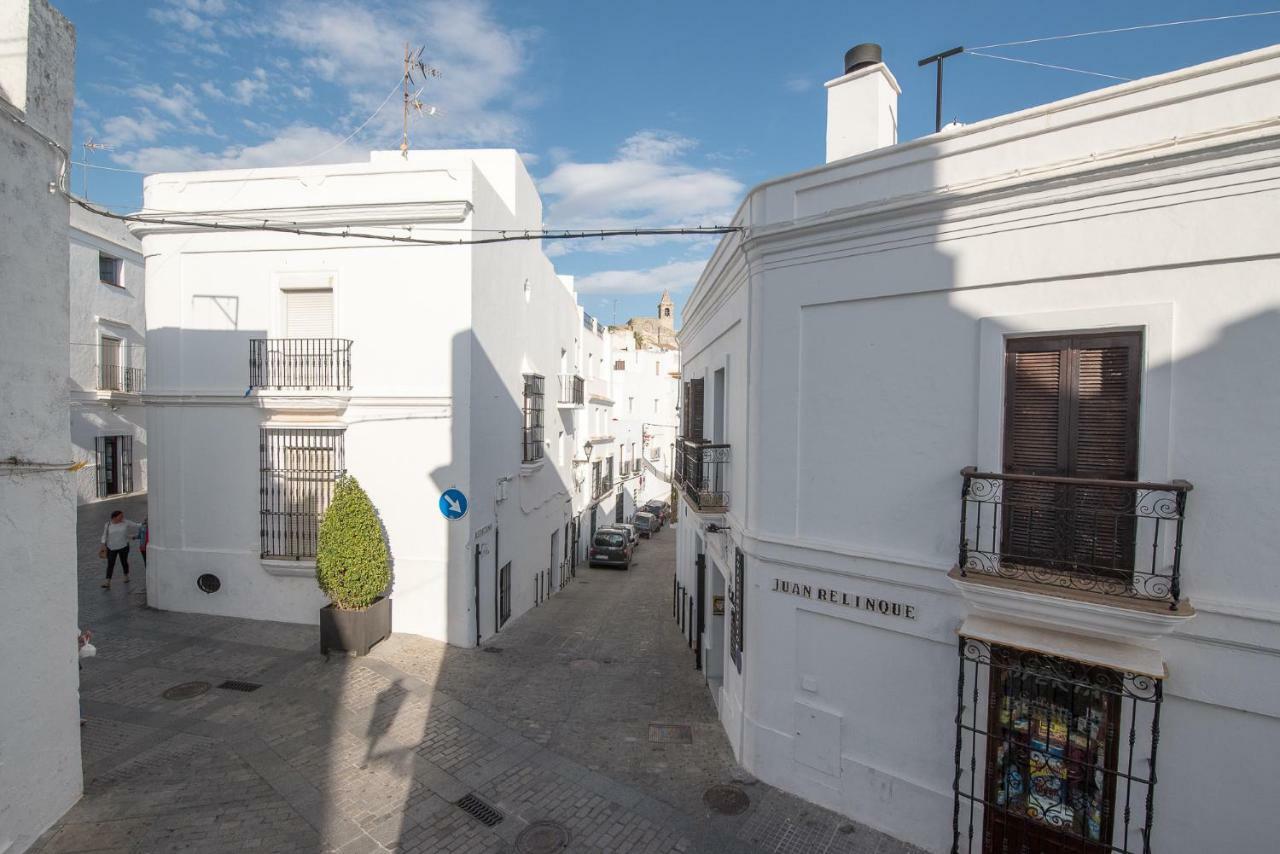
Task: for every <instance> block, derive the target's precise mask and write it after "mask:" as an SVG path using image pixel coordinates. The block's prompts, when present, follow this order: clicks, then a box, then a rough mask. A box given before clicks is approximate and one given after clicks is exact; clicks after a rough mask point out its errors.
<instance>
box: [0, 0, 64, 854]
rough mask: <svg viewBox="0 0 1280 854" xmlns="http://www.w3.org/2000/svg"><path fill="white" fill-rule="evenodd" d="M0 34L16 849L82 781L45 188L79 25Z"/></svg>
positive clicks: (58, 323)
mask: <svg viewBox="0 0 1280 854" xmlns="http://www.w3.org/2000/svg"><path fill="white" fill-rule="evenodd" d="M0 42H3V43H4V45H5V49H4V58H3V60H0V98H3V99H4V100H5V101H6V102H7V103H6V104H5V105H4V106H3V109H4V110H6V111H7V112H10V113H13V114H14V115H16V116H18V117H19V118H20V119H21V120H22V122H24V123H25V124H19V123H18V122H14V121H10V120H9V119H8V118H5V119H4V120H0V222H3V223H4V225H3V226H2V227H0V291H3V293H4V295H5V304H6V307H7V310H6V311H3V312H0V401H3V406H4V417H3V418H0V460H6V461H8V460H9V459H10V458H14V459H16V460H18V461H21V462H25V463H33V464H36V467H35V468H32V467H29V466H14V465H11V464H10V463H9V462H5V463H4V464H0V508H2V510H0V550H2V551H3V553H4V556H5V558H4V561H3V562H0V585H2V586H3V589H4V591H5V594H4V596H5V616H4V619H0V648H3V650H4V654H3V656H0V684H2V685H3V686H4V687H3V690H0V851H12V852H15V854H16V852H21V851H25V850H26V849H27V848H28V846H30V845H31V843H32V842H33V841H34V840H35V839H36V838H37V837H38V836H39V835H40V834H41V833H43V832H44V831H45V830H46V829H47V828H48V827H49V826H50V825H51V824H53V822H54V821H56V820H57V819H58V818H59V817H60V816H61V815H62V814H63V813H64V812H66V810H67V809H68V808H70V807H71V805H72V804H74V803H75V802H76V800H77V799H78V798H79V797H80V792H81V785H82V783H81V779H82V778H81V771H80V727H79V709H78V697H77V688H78V684H79V673H78V671H77V665H76V640H75V638H76V634H77V632H78V627H77V624H76V612H77V609H76V549H75V531H76V514H75V482H74V475H72V474H70V473H68V472H67V471H65V466H66V464H68V463H69V462H70V461H69V457H70V449H71V436H70V430H69V428H68V424H69V416H68V407H67V371H68V364H67V340H68V337H67V336H68V328H69V321H68V318H69V316H70V309H69V299H68V288H67V269H68V262H67V201H66V199H65V198H63V197H62V196H60V195H58V194H56V193H51V192H50V191H49V185H50V182H56V181H57V180H58V178H59V175H64V174H65V170H66V161H65V152H66V150H67V149H68V148H69V147H70V144H71V104H72V98H73V88H74V86H73V84H74V79H73V68H74V65H75V31H74V29H73V28H72V26H71V24H70V23H69V22H68V21H67V20H66V19H65V18H63V17H62V15H60V14H59V13H58V12H57V11H55V10H54V9H53V8H52V7H50V6H49V5H48V3H46V2H43V0H33V2H30V3H28V2H26V0H0ZM55 146H57V147H55ZM59 148H60V149H61V150H59ZM55 464H62V465H61V466H58V465H55Z"/></svg>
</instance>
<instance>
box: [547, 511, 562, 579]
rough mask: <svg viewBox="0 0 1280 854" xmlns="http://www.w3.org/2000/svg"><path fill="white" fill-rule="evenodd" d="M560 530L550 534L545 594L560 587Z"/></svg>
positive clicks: (557, 529)
mask: <svg viewBox="0 0 1280 854" xmlns="http://www.w3.org/2000/svg"><path fill="white" fill-rule="evenodd" d="M559 557H560V529H559V528H558V527H557V528H556V529H555V530H554V531H552V532H551V562H550V564H548V568H547V593H548V594H550V593H551V591H552V590H556V589H558V588H559V587H560V566H561V564H560V561H559V560H558V558H559Z"/></svg>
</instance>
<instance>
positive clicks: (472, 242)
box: [63, 191, 743, 246]
mask: <svg viewBox="0 0 1280 854" xmlns="http://www.w3.org/2000/svg"><path fill="white" fill-rule="evenodd" d="M63 195H65V196H66V197H67V198H68V199H70V200H71V202H73V203H74V204H76V205H79V206H80V207H82V208H84V209H85V210H87V211H90V212H91V213H96V214H98V215H99V216H104V217H107V218H108V219H115V220H120V221H121V222H140V223H149V224H151V225H180V226H186V227H190V228H205V229H209V230H210V231H269V232H278V233H281V234H296V235H307V236H311V237H354V238H359V239H366V240H383V241H387V242H389V243H410V244H417V245H421V246H478V245H483V244H488V243H512V242H516V241H525V240H589V239H597V238H598V239H604V238H607V237H647V236H651V235H715V234H730V233H732V232H735V231H742V230H743V229H742V226H739V225H704V226H676V227H671V228H604V229H592V230H558V229H557V230H545V229H517V228H513V229H508V230H505V231H499V233H498V236H496V237H471V238H466V237H459V238H456V239H449V240H443V239H431V238H427V237H413V236H412V235H407V236H404V237H401V236H399V235H395V234H376V233H373V232H363V231H352V230H351V228H350V227H349V226H343V225H335V226H328V228H329V229H339V230H322V229H318V228H300V227H298V226H296V225H285V224H280V223H273V222H271V220H268V219H264V220H261V221H256V222H218V221H213V222H208V221H202V220H193V219H184V218H181V217H174V216H169V215H164V216H155V215H147V214H118V213H113V212H112V211H109V210H104V209H102V208H99V207H97V206H96V205H91V204H89V203H88V202H86V201H84V200H83V199H80V198H77V197H76V196H73V195H71V194H70V193H67V192H65V191H63ZM187 215H188V216H190V215H191V214H190V213H188V214H187Z"/></svg>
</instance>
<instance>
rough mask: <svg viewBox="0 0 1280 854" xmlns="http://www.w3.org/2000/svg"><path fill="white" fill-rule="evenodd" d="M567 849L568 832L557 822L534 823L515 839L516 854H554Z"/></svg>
mask: <svg viewBox="0 0 1280 854" xmlns="http://www.w3.org/2000/svg"><path fill="white" fill-rule="evenodd" d="M568 847H569V830H568V828H566V827H565V826H564V825H563V824H561V823H560V822H558V821H535V822H533V823H532V824H530V825H529V826H528V827H526V828H525V829H524V830H522V831H520V835H519V836H517V837H516V854H555V852H556V851H563V850H565V849H566V848H568Z"/></svg>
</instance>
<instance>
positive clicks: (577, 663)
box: [569, 658, 600, 670]
mask: <svg viewBox="0 0 1280 854" xmlns="http://www.w3.org/2000/svg"><path fill="white" fill-rule="evenodd" d="M569 667H570V668H572V669H573V670H598V669H599V668H600V664H599V663H598V662H595V661H592V660H591V659H589V658H575V659H574V660H573V661H570V662H569Z"/></svg>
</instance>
